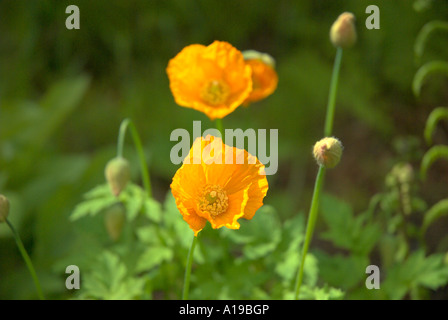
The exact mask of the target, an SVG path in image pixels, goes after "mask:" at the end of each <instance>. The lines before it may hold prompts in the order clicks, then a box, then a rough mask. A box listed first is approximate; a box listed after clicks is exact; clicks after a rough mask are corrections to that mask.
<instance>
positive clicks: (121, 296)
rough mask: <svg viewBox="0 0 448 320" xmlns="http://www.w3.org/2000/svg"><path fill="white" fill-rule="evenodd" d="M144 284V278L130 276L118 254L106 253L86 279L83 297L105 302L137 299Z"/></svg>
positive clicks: (83, 284)
mask: <svg viewBox="0 0 448 320" xmlns="http://www.w3.org/2000/svg"><path fill="white" fill-rule="evenodd" d="M144 284H145V280H144V279H143V278H133V277H131V276H130V275H128V270H127V268H126V266H125V264H124V263H123V262H122V261H120V258H119V257H118V256H117V255H116V254H114V253H112V252H110V251H105V252H104V253H103V254H102V255H101V256H100V257H99V258H98V261H97V263H95V265H94V266H93V268H92V270H91V272H88V273H86V275H85V277H84V280H83V282H82V286H83V296H84V297H85V298H90V299H104V300H129V299H136V298H137V297H138V296H139V295H141V294H142V290H143V286H144Z"/></svg>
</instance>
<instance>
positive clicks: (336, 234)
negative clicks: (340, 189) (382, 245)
mask: <svg viewBox="0 0 448 320" xmlns="http://www.w3.org/2000/svg"><path fill="white" fill-rule="evenodd" d="M321 212H322V217H323V218H324V220H325V222H326V224H327V226H328V230H327V231H326V232H324V233H323V234H322V238H323V239H326V240H330V241H332V242H333V243H334V244H335V245H336V246H339V247H341V248H344V249H349V250H351V251H353V253H355V254H359V255H367V254H368V253H369V252H370V251H371V250H372V248H373V246H374V245H375V243H376V242H377V240H378V239H379V237H380V235H381V230H380V228H379V226H378V224H376V223H372V222H370V223H367V221H366V219H367V217H368V213H365V214H364V215H358V216H356V217H355V216H354V214H353V210H352V209H351V207H350V206H349V205H348V204H347V203H345V202H343V201H341V200H339V199H337V198H335V197H333V196H330V195H328V194H324V195H323V196H322V200H321Z"/></svg>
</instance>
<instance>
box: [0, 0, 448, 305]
mask: <svg viewBox="0 0 448 320" xmlns="http://www.w3.org/2000/svg"><path fill="white" fill-rule="evenodd" d="M70 4H76V5H78V7H79V8H80V18H81V28H80V30H67V29H66V28H65V19H66V18H67V17H68V14H66V13H65V8H66V7H67V6H68V5H70ZM370 4H375V5H377V6H378V7H379V8H380V12H381V15H380V19H381V20H380V25H381V28H380V29H379V30H367V29H366V27H365V19H366V18H367V17H368V14H366V13H365V9H366V7H367V6H368V5H370ZM343 11H350V12H353V13H354V14H355V16H356V17H357V30H358V42H357V44H356V46H355V47H354V48H352V49H350V50H346V51H344V56H343V60H342V68H341V74H340V83H339V92H338V98H337V111H336V118H335V124H334V135H335V136H336V137H338V138H339V139H340V140H341V141H342V142H343V144H344V146H345V151H344V155H343V160H342V162H341V163H340V165H339V166H338V167H337V168H336V169H334V170H332V171H331V172H328V175H327V180H326V185H325V190H326V192H328V193H331V194H333V195H335V196H337V197H339V198H341V199H344V200H345V201H346V202H348V203H350V204H351V205H352V207H353V209H354V211H355V212H358V211H362V210H364V209H366V207H367V205H368V203H369V199H370V198H371V197H372V196H373V195H374V194H376V193H377V192H379V191H380V190H381V189H382V188H383V186H384V179H385V175H386V174H387V173H388V172H389V170H390V169H391V168H392V166H393V165H394V164H395V163H396V162H397V161H408V162H410V163H411V164H413V165H415V168H417V167H418V163H419V161H420V159H421V156H422V154H423V152H424V151H425V149H426V146H425V144H424V142H423V137H422V133H423V129H424V125H425V121H426V118H427V116H428V114H429V112H430V111H431V110H432V109H433V108H434V107H435V106H437V105H441V104H443V103H446V101H447V98H448V95H447V92H448V91H447V88H448V87H447V84H448V82H447V81H446V79H445V78H443V77H436V78H435V79H434V80H433V82H432V83H433V84H432V86H431V87H425V88H424V91H423V94H422V97H421V98H420V99H416V98H415V97H414V96H413V94H412V90H411V83H412V79H413V76H414V74H415V72H416V70H417V68H418V65H417V64H416V61H415V59H414V51H413V46H414V41H415V38H416V35H417V33H418V31H419V30H420V29H421V28H422V26H423V25H424V24H425V23H426V22H428V21H431V20H443V19H446V18H447V17H448V2H447V1H411V0H396V1H389V0H385V1H360V0H345V1H344V0H336V1H327V0H300V1H286V0H279V1H272V0H245V1H241V0H227V1H209V0H198V1H181V0H179V1H175V0H164V1H132V0H130V1H103V0H95V1H90V0H85V1H65V0H58V1H55V0H48V1H44V0H39V1H34V0H30V1H22V0H14V1H12V0H9V1H8V0H3V1H1V2H0V193H3V194H5V195H7V196H8V197H9V198H10V201H11V207H12V211H11V214H10V219H11V221H12V222H13V223H14V224H15V226H16V228H17V229H18V230H19V232H20V234H21V235H22V238H23V240H24V243H25V246H26V248H27V249H28V251H29V252H30V254H31V256H32V258H33V261H35V265H36V268H37V269H38V273H39V275H40V277H42V279H43V282H45V288H46V289H47V290H49V291H51V292H55V294H54V297H55V298H59V297H60V296H59V295H58V294H59V293H58V292H62V291H63V290H61V286H62V285H63V281H64V280H63V279H64V271H65V270H62V269H60V270H59V269H56V268H55V267H54V265H55V263H56V262H57V261H58V260H59V259H60V258H61V257H63V256H64V255H66V254H67V251H68V250H71V243H72V242H73V237H74V235H73V232H72V231H73V230H72V228H73V227H72V224H71V223H70V222H69V220H68V216H69V214H70V213H71V212H72V211H73V208H74V207H75V206H76V204H77V203H79V202H80V201H81V199H82V195H83V194H84V193H85V192H86V191H88V190H90V189H91V188H92V187H94V186H95V185H97V184H100V183H103V182H104V173H103V171H104V166H105V164H106V162H107V161H108V160H109V159H110V158H111V157H113V156H114V155H115V150H116V139H117V134H118V128H119V125H120V122H121V121H122V120H123V119H124V118H126V117H130V118H131V119H132V120H133V121H134V123H135V125H136V127H137V129H138V131H139V133H140V135H141V137H142V140H143V144H144V147H145V152H146V155H147V159H148V163H149V169H150V172H151V179H152V184H153V189H154V194H155V198H156V199H159V200H163V199H164V198H165V195H166V193H167V192H168V190H169V185H170V182H171V178H172V176H173V175H174V173H175V172H176V170H177V169H178V166H177V165H173V164H172V163H171V162H170V156H169V155H170V149H171V148H172V146H173V145H174V144H175V143H174V142H170V140H169V137H170V133H171V131H172V130H173V129H176V128H185V129H187V130H189V131H191V130H192V121H193V120H201V121H202V128H203V129H205V128H208V127H213V125H214V124H213V123H212V122H210V120H209V119H208V118H207V117H206V116H205V115H203V114H201V113H199V112H197V111H195V110H191V109H186V108H181V107H179V106H177V105H176V104H175V102H174V99H173V97H172V95H171V92H170V90H169V83H168V79H167V75H166V72H165V68H166V66H167V63H168V61H169V59H171V58H172V57H174V56H175V55H176V54H177V53H178V52H179V51H180V50H181V49H182V48H183V47H185V46H187V45H189V44H192V43H200V44H204V45H208V44H210V43H212V42H213V41H214V40H223V41H228V42H230V43H231V44H233V45H234V46H235V47H237V48H238V49H240V50H248V49H254V50H258V51H261V52H267V53H269V54H270V55H272V56H273V57H274V58H275V59H276V63H277V72H278V75H279V85H278V88H277V90H276V92H275V93H274V94H273V95H272V96H270V97H269V98H267V99H265V100H264V101H261V102H258V103H255V104H253V105H251V106H250V107H249V108H238V109H237V110H236V111H235V112H234V113H232V114H231V115H229V116H227V117H226V118H225V119H224V121H223V123H224V127H225V128H243V129H245V128H255V129H257V128H263V129H278V130H279V170H278V172H277V174H276V175H274V176H269V177H268V178H269V182H270V189H269V193H268V196H267V197H266V199H265V202H266V203H267V204H270V205H272V206H273V207H275V208H276V209H277V210H278V212H279V214H280V216H281V217H282V218H284V219H286V218H289V217H291V216H293V215H294V214H295V213H296V212H297V211H298V210H304V211H307V210H308V208H309V203H310V198H311V192H312V187H313V182H314V178H315V173H316V170H317V166H316V165H315V163H314V160H313V159H312V156H311V148H312V146H313V144H314V142H315V141H317V140H319V139H320V138H322V133H323V125H324V116H325V110H326V103H327V98H328V87H329V82H330V77H331V70H332V66H333V60H334V55H335V48H334V47H333V46H332V44H331V43H330V41H329V38H328V33H329V29H330V26H331V24H332V23H333V21H334V20H335V19H336V18H337V16H338V15H339V14H340V13H342V12H343ZM446 39H447V37H446V34H437V35H435V37H434V38H432V39H431V42H430V43H429V44H428V47H427V48H426V51H425V55H424V58H423V59H424V61H429V60H432V59H446V57H447V53H448V41H446ZM444 130H445V131H444ZM446 132H447V130H446V126H445V128H442V129H441V130H439V131H438V132H437V135H436V137H435V140H436V141H438V142H440V143H446V142H447V139H446V137H447V136H446ZM125 155H126V156H127V157H128V158H129V159H130V160H131V162H132V163H133V166H132V167H133V177H134V181H136V182H137V183H141V181H140V180H139V165H138V162H137V158H136V156H135V151H134V149H133V148H132V142H131V140H130V139H127V146H126V149H125ZM446 177H448V165H447V163H446V161H445V162H440V163H437V164H436V165H435V167H434V168H433V170H432V171H431V173H430V175H429V179H428V180H427V182H426V183H425V184H424V185H423V187H422V195H421V196H423V197H424V198H425V199H426V201H427V202H428V203H429V204H431V203H434V202H436V201H437V200H440V199H441V198H443V197H446V196H447V190H448V189H447V187H446V186H447V178H446ZM179 218H180V216H179ZM447 226H448V221H446V219H445V220H441V223H440V224H439V225H438V226H437V227H436V228H435V229H434V230H433V232H431V233H428V234H430V236H428V237H429V238H428V247H429V250H436V249H437V250H438V249H440V247H438V246H439V242H440V240H441V239H442V237H443V236H444V235H446V230H447ZM318 230H319V224H318ZM313 246H314V247H322V248H327V247H326V243H325V242H324V241H319V239H318V238H316V241H315V242H313ZM444 248H445V249H447V248H448V245H447V244H445V247H444ZM55 275H57V276H56V277H55ZM61 279H62V280H61ZM33 290H34V289H33V284H32V282H31V281H30V278H29V275H28V272H27V270H26V269H25V266H24V264H23V261H22V260H21V257H20V256H19V253H18V251H17V248H16V246H15V243H14V241H13V238H12V237H11V235H10V230H9V229H7V227H6V226H5V225H0V299H23V298H33V297H34V291H33ZM446 291H447V290H446V289H445V291H442V293H441V294H442V295H443V292H445V298H446V297H447V295H446ZM62 295H63V292H62V293H61V296H62Z"/></svg>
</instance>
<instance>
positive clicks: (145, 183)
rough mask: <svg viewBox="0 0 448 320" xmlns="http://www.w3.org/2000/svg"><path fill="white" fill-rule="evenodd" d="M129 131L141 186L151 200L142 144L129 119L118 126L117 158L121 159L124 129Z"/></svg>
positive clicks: (149, 180) (149, 182)
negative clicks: (135, 153)
mask: <svg viewBox="0 0 448 320" xmlns="http://www.w3.org/2000/svg"><path fill="white" fill-rule="evenodd" d="M127 128H129V130H131V135H132V139H133V140H134V145H135V149H136V150H137V154H138V157H139V161H140V166H141V170H142V180H143V186H144V187H145V190H146V193H147V195H148V197H150V198H152V188H151V179H150V177H149V171H148V167H147V164H146V159H145V153H144V152H143V146H142V142H141V140H140V136H139V134H138V132H137V129H136V127H135V125H134V123H133V122H132V120H131V119H124V120H123V121H122V122H121V125H120V131H119V133H118V143H117V157H123V148H124V138H125V136H126V129H127Z"/></svg>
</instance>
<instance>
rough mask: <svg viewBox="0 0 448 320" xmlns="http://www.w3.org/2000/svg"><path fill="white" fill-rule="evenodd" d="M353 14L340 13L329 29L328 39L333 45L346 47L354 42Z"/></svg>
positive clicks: (355, 36)
mask: <svg viewBox="0 0 448 320" xmlns="http://www.w3.org/2000/svg"><path fill="white" fill-rule="evenodd" d="M356 38H357V35H356V28H355V16H354V15H353V14H352V13H350V12H344V13H342V14H341V15H340V16H339V17H338V18H337V19H336V21H335V22H334V23H333V25H332V26H331V29H330V40H331V42H332V43H333V45H334V46H335V47H341V48H342V49H347V48H350V47H352V46H353V45H354V44H355V42H356Z"/></svg>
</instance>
